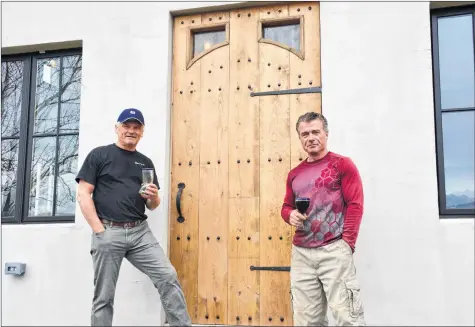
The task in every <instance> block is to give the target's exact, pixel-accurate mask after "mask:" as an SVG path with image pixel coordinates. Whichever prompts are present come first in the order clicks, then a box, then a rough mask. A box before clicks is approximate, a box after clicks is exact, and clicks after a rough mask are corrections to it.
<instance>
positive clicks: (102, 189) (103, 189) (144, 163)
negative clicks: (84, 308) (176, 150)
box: [76, 108, 191, 326]
mask: <svg viewBox="0 0 475 327" xmlns="http://www.w3.org/2000/svg"><path fill="white" fill-rule="evenodd" d="M144 126H145V119H144V117H143V115H142V113H141V112H140V110H138V109H135V108H129V109H125V110H123V111H122V112H121V114H120V115H119V117H118V119H117V123H116V127H115V131H116V134H117V141H116V142H115V143H112V144H108V145H105V146H99V147H96V148H95V149H93V150H92V151H91V152H90V153H89V154H88V155H87V157H86V159H85V161H84V163H83V165H82V167H81V169H80V170H79V173H78V175H77V177H76V181H77V182H78V183H79V188H78V196H77V199H78V202H79V206H80V207H81V211H82V213H83V215H84V217H85V218H86V220H87V222H88V224H89V226H91V229H92V235H91V237H92V241H91V251H90V253H91V256H92V262H93V269H94V297H93V301H92V312H91V325H92V326H111V325H112V318H113V312H114V308H113V306H114V297H115V288H116V283H117V279H118V277H119V270H120V266H121V263H122V260H123V258H126V259H127V260H128V261H129V262H130V263H131V264H132V265H134V266H135V267H136V268H137V269H139V270H140V271H141V272H143V273H145V274H146V275H148V276H149V278H150V279H151V280H152V282H153V284H154V285H155V287H156V288H157V290H158V292H159V293H160V298H161V301H162V304H163V307H164V309H165V312H166V314H167V318H168V323H169V324H170V325H171V326H191V320H190V317H189V315H188V312H187V309H186V302H185V297H184V294H183V291H182V289H181V286H180V283H179V281H178V277H177V273H176V270H175V268H174V267H173V266H172V264H171V262H170V261H169V259H168V258H167V256H166V255H165V253H164V252H163V250H162V248H161V247H160V244H159V243H158V242H157V239H156V238H155V236H154V235H153V233H152V231H151V230H150V227H149V226H148V223H147V215H145V207H147V208H148V209H149V210H154V209H155V208H157V207H158V206H159V205H160V197H159V194H158V190H159V189H160V186H159V184H158V180H157V174H156V172H155V167H154V165H153V163H152V160H150V159H149V158H148V157H147V156H145V155H143V154H142V153H140V152H138V151H137V150H136V147H137V144H138V143H139V141H140V139H141V138H142V136H143V131H144ZM142 169H153V183H152V184H146V185H142ZM91 195H92V197H91Z"/></svg>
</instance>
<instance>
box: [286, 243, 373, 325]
mask: <svg viewBox="0 0 475 327" xmlns="http://www.w3.org/2000/svg"><path fill="white" fill-rule="evenodd" d="M290 281H291V295H292V306H293V312H294V326H328V319H327V307H330V310H331V312H332V314H333V318H334V319H335V323H336V325H337V326H365V321H364V310H363V302H362V299H361V296H360V286H359V284H358V281H357V279H356V269H355V264H354V261H353V252H352V250H351V247H350V246H349V245H348V244H347V243H346V242H345V241H343V240H342V239H340V240H338V241H335V242H332V243H330V244H328V245H325V246H322V247H319V248H314V249H310V248H302V247H298V246H295V245H294V246H293V247H292V266H291V271H290Z"/></svg>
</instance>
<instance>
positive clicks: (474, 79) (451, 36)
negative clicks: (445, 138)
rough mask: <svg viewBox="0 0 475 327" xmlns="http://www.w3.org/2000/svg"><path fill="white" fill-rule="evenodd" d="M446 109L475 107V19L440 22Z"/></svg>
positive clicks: (456, 18)
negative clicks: (474, 54)
mask: <svg viewBox="0 0 475 327" xmlns="http://www.w3.org/2000/svg"><path fill="white" fill-rule="evenodd" d="M438 34H439V35H438V36H439V39H438V40H439V69H440V92H441V105H442V109H450V108H468V107H475V96H474V92H475V91H474V89H475V88H474V85H475V74H474V62H473V60H474V58H473V52H474V49H473V27H472V15H471V14H470V15H458V16H450V17H441V18H439V19H438Z"/></svg>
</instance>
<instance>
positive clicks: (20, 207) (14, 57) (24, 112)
mask: <svg viewBox="0 0 475 327" xmlns="http://www.w3.org/2000/svg"><path fill="white" fill-rule="evenodd" d="M72 55H80V56H82V48H72V49H67V50H51V51H44V52H41V53H39V52H30V53H22V54H11V55H2V63H3V62H4V61H23V85H22V100H21V109H20V112H21V115H20V131H19V137H2V136H0V137H1V140H2V141H3V140H5V139H19V149H18V168H17V173H16V178H17V183H16V194H15V199H16V200H15V211H14V216H10V217H3V213H2V217H1V218H2V219H1V223H2V225H3V224H38V223H41V224H44V223H73V222H75V212H74V213H73V214H72V215H62V216H54V215H52V216H29V215H28V211H29V193H30V181H31V178H30V175H31V163H32V160H33V149H32V147H33V130H34V121H35V117H34V116H35V103H36V83H37V81H36V79H37V78H36V77H37V62H38V60H41V59H44V58H50V57H60V60H61V63H60V70H61V71H60V73H59V85H61V83H62V75H63V72H62V70H63V65H62V61H63V58H64V57H67V56H72ZM81 70H82V68H81ZM81 81H82V72H81ZM81 83H82V82H81ZM81 96H82V95H81ZM58 106H59V107H58V122H57V125H56V126H57V128H56V130H57V131H56V133H51V135H49V134H48V133H41V134H39V135H41V136H43V137H45V136H54V137H55V141H56V152H55V156H56V157H55V180H54V196H53V214H54V211H55V210H56V200H57V196H56V182H57V174H58V150H59V139H60V136H68V135H77V136H78V142H79V134H80V131H79V128H78V131H77V132H67V133H61V132H60V131H59V120H60V117H61V115H60V110H61V101H59V103H58ZM25 117H26V119H25ZM2 210H3V209H2Z"/></svg>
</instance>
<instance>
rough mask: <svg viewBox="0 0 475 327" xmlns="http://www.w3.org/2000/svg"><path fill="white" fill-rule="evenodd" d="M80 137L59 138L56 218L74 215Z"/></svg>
mask: <svg viewBox="0 0 475 327" xmlns="http://www.w3.org/2000/svg"><path fill="white" fill-rule="evenodd" d="M78 144H79V143H78V136H77V135H72V136H61V137H60V138H59V152H58V174H57V177H56V178H57V181H56V183H57V184H56V216H61V215H74V211H75V208H76V181H75V179H74V178H75V176H76V173H77V168H78V167H77V163H78Z"/></svg>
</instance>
